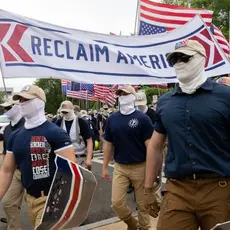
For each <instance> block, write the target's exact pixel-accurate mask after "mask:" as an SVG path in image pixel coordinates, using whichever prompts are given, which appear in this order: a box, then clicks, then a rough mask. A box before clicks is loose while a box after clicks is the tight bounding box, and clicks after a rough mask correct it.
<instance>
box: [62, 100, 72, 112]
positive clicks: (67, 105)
mask: <svg viewBox="0 0 230 230" xmlns="http://www.w3.org/2000/svg"><path fill="white" fill-rule="evenodd" d="M73 109H74V106H73V103H72V102H71V101H63V102H62V103H61V106H60V112H67V113H68V112H70V111H71V110H73Z"/></svg>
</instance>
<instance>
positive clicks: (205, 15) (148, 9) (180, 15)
mask: <svg viewBox="0 0 230 230" xmlns="http://www.w3.org/2000/svg"><path fill="white" fill-rule="evenodd" d="M141 9H142V10H145V11H147V12H150V13H153V14H159V15H166V16H175V17H189V18H191V19H192V18H194V17H195V16H196V13H186V12H185V10H183V11H181V13H176V12H167V11H163V10H162V11H160V10H156V9H154V8H148V7H146V6H141ZM201 16H202V18H203V19H205V18H207V19H211V18H212V14H208V13H207V14H201Z"/></svg>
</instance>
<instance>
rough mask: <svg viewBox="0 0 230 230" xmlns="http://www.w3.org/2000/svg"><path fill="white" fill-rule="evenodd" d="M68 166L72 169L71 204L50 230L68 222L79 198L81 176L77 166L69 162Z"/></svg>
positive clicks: (56, 229) (57, 229)
mask: <svg viewBox="0 0 230 230" xmlns="http://www.w3.org/2000/svg"><path fill="white" fill-rule="evenodd" d="M70 166H71V168H72V170H73V171H74V189H73V194H72V197H71V198H70V200H71V202H70V204H69V207H68V209H67V211H66V213H65V215H64V217H63V218H62V219H60V220H59V222H58V223H57V224H56V225H55V227H54V228H52V230H59V229H60V228H61V227H62V226H63V225H64V224H65V223H66V222H67V221H69V218H70V216H71V215H72V213H73V210H74V209H75V207H76V204H77V202H78V198H79V191H80V187H81V183H80V182H81V176H80V174H79V171H78V168H77V166H76V165H75V164H74V163H72V162H70Z"/></svg>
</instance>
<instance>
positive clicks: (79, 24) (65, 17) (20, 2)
mask: <svg viewBox="0 0 230 230" xmlns="http://www.w3.org/2000/svg"><path fill="white" fill-rule="evenodd" d="M156 1H159V0H156ZM1 9H3V10H7V11H10V12H12V13H16V14H20V15H22V16H26V17H30V18H33V19H38V20H40V21H45V22H48V23H52V24H56V25H60V26H64V27H70V28H75V29H80V30H87V31H93V32H99V33H105V34H109V33H110V32H112V33H115V34H119V33H120V32H121V34H123V35H130V33H133V32H134V26H135V18H136V9H137V0H7V1H1ZM34 80H35V79H22V78H20V79H6V80H5V83H6V87H14V92H18V91H20V90H21V88H22V87H23V86H24V85H27V84H31V83H33V81H34ZM0 87H3V81H2V79H0Z"/></svg>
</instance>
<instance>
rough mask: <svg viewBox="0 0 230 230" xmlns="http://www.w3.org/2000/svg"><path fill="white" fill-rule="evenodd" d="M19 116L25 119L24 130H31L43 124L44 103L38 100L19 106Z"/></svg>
mask: <svg viewBox="0 0 230 230" xmlns="http://www.w3.org/2000/svg"><path fill="white" fill-rule="evenodd" d="M20 109H21V115H22V117H25V119H26V121H25V128H26V129H32V128H36V127H38V126H39V125H41V124H43V123H44V122H45V121H46V118H45V102H44V101H42V100H41V99H39V98H35V99H31V100H28V101H25V102H23V103H21V104H20Z"/></svg>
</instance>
